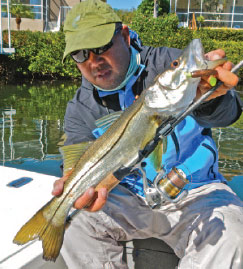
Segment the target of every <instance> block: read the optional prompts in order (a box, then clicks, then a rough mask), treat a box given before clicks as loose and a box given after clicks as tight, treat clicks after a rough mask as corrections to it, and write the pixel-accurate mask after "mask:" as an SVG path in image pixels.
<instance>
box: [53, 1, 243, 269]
mask: <svg viewBox="0 0 243 269" xmlns="http://www.w3.org/2000/svg"><path fill="white" fill-rule="evenodd" d="M64 31H65V36H66V48H65V52H64V58H65V57H66V56H67V55H69V54H70V55H71V56H72V58H73V59H74V61H76V64H77V67H78V69H79V70H80V71H81V73H82V85H81V87H80V88H79V89H78V91H77V93H76V95H75V97H74V99H73V100H72V101H71V102H69V104H68V107H67V111H66V115H65V133H66V135H67V140H66V142H65V144H66V145H68V144H76V143H79V142H82V141H87V140H92V139H95V137H94V135H93V133H92V131H93V130H94V129H95V128H96V126H95V123H94V122H95V120H97V119H98V118H101V117H102V116H104V115H107V114H108V113H112V112H114V111H118V110H121V109H125V108H126V107H127V106H129V104H131V102H133V101H134V100H135V98H136V96H139V95H140V93H141V91H142V90H144V89H146V88H147V87H148V86H150V85H151V84H152V82H153V80H154V78H155V77H156V75H158V74H159V73H162V72H163V71H164V70H165V68H166V67H168V66H169V65H170V63H171V62H172V61H173V60H174V59H176V58H177V57H178V55H179V54H180V50H177V49H169V48H156V49H155V48H151V47H145V46H141V44H140V43H139V40H138V38H137V37H136V35H135V36H134V35H133V36H132V37H131V36H130V34H131V33H129V29H128V27H126V26H122V24H121V21H120V19H119V18H118V17H117V15H116V14H115V12H114V11H113V10H112V9H111V8H110V7H109V6H108V5H107V4H106V3H103V2H102V1H99V0H87V1H83V2H81V3H80V4H78V5H77V6H75V7H74V8H73V9H72V10H71V11H70V12H69V14H68V17H67V19H66V22H65V25H64ZM134 53H135V54H136V55H139V56H140V58H139V59H141V60H140V62H134V60H133V56H134ZM224 56H225V54H224V52H223V51H222V50H216V51H213V52H210V53H208V54H207V57H208V58H210V59H217V58H221V57H224ZM136 65H137V66H136ZM142 66H144V67H142ZM231 68H232V64H231V63H230V62H226V63H225V64H224V65H223V66H220V67H217V68H216V70H217V71H218V75H217V79H219V80H221V81H223V82H224V84H223V85H222V86H221V87H220V88H219V89H218V90H217V91H216V92H215V93H214V94H213V95H212V96H211V97H210V98H209V100H207V102H205V103H204V104H202V105H201V107H200V108H198V109H197V110H196V111H195V112H194V113H193V115H191V116H189V117H187V118H186V119H185V120H184V121H183V123H182V125H180V128H179V127H178V128H177V127H176V130H175V132H174V135H173V137H172V136H170V137H169V138H168V141H169V142H168V143H170V144H171V147H170V152H167V154H166V157H165V163H164V164H165V166H166V165H167V166H168V165H171V166H172V165H179V164H181V163H182V164H184V165H185V167H186V168H188V166H189V167H190V172H189V175H191V176H192V178H194V177H196V175H197V174H199V175H200V177H197V180H195V184H189V185H190V187H189V195H188V196H187V197H186V198H185V199H184V200H182V201H180V202H178V203H176V204H172V203H165V205H163V206H162V207H161V208H159V209H153V210H152V209H151V208H150V207H149V206H148V205H147V204H146V203H145V201H144V199H143V197H142V196H143V193H139V190H138V185H139V183H140V181H139V179H138V181H136V179H135V178H134V180H133V184H129V182H130V181H129V182H128V181H126V180H125V182H123V184H120V185H118V186H117V187H116V188H115V189H114V190H112V191H111V192H110V194H109V195H108V194H107V190H106V189H105V188H103V189H101V190H100V191H99V192H98V194H95V192H94V189H92V188H91V189H89V190H88V191H86V193H85V194H84V195H83V196H82V197H80V198H79V199H78V200H77V201H76V203H75V205H74V206H75V207H76V208H78V209H83V208H84V207H85V210H83V211H82V212H81V213H80V214H79V215H78V216H77V217H76V218H75V219H74V221H73V223H72V225H71V226H70V228H69V229H68V230H67V231H66V233H65V239H64V245H63V248H62V254H63V257H64V259H65V261H66V263H67V265H68V267H69V268H72V269H73V268H89V269H90V268H95V269H97V268H119V269H120V268H127V265H126V264H124V262H123V261H122V251H123V249H122V247H121V246H119V245H118V244H117V241H118V240H123V241H125V240H132V239H134V238H141V239H142V238H149V237H156V238H159V239H161V240H164V241H165V242H166V243H167V244H169V245H170V246H171V247H172V248H173V249H174V251H175V253H176V255H177V256H178V257H179V258H180V259H181V260H180V264H179V268H186V269H188V268H242V267H243V237H242V225H243V209H242V207H243V205H242V202H241V201H240V199H239V198H238V197H237V196H236V195H235V194H234V193H233V192H232V191H231V189H230V188H229V187H228V186H227V185H226V184H225V183H226V181H225V179H224V178H223V177H222V176H221V175H220V174H219V172H218V169H217V168H218V167H217V151H216V148H215V145H214V143H213V140H212V138H211V136H210V128H211V127H217V126H227V125H229V124H231V123H233V122H234V121H236V120H237V119H238V118H239V116H240V114H241V107H240V101H239V99H238V98H237V96H236V94H235V92H234V91H232V90H230V89H231V88H232V87H234V86H235V85H236V84H237V82H238V78H237V76H236V75H234V74H232V73H231V72H230V70H231ZM134 78H135V79H134ZM131 79H133V80H134V81H133V82H134V83H133V84H132V85H130V84H131V83H130V81H131ZM209 80H210V78H204V80H202V81H201V83H200V85H199V87H198V92H197V98H198V97H200V95H202V94H203V93H204V92H206V91H207V90H208V89H209V88H210V84H209V83H208V82H209ZM128 85H130V87H128ZM185 128H187V129H185ZM185 130H187V133H186V136H185ZM198 137H199V138H200V139H198ZM192 141H193V143H192ZM198 141H200V142H198ZM192 144H193V145H192ZM205 145H206V146H205ZM181 149H183V151H182V150H181ZM201 150H204V151H205V152H206V155H204V158H205V159H206V161H205V162H204V160H202V159H200V158H201V157H200V152H201ZM191 154H192V155H191ZM205 156H206V157H205ZM202 161H203V162H204V164H203V165H201V163H202ZM188 163H190V164H188ZM191 163H193V164H195V165H193V166H191ZM64 181H65V178H63V179H61V180H59V181H57V182H56V183H55V185H54V189H53V194H54V195H59V194H60V193H61V192H62V189H63V184H64ZM137 194H139V195H137ZM96 195H97V196H96ZM93 200H94V201H93ZM90 201H93V202H92V204H91V205H89V206H87V205H88V204H89V203H90ZM101 209H102V210H101ZM95 211H97V212H96V213H91V212H95Z"/></svg>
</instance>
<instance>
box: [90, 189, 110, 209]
mask: <svg viewBox="0 0 243 269" xmlns="http://www.w3.org/2000/svg"><path fill="white" fill-rule="evenodd" d="M96 194H97V193H96ZM107 195H108V192H107V189H105V188H101V189H100V190H99V191H98V196H97V198H96V199H95V200H94V202H93V203H92V204H91V205H90V206H89V207H87V208H85V209H86V210H87V211H90V212H96V211H99V210H101V209H102V207H103V206H104V205H105V203H106V201H107Z"/></svg>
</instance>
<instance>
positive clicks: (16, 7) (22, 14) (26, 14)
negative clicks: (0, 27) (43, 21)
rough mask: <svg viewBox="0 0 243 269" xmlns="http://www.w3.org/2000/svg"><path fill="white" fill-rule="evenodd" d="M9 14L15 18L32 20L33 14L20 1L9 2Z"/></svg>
mask: <svg viewBox="0 0 243 269" xmlns="http://www.w3.org/2000/svg"><path fill="white" fill-rule="evenodd" d="M10 13H11V14H12V16H14V17H16V18H30V19H33V18H34V13H33V12H32V8H31V7H30V6H26V5H23V4H22V3H21V1H20V0H11V2H10Z"/></svg>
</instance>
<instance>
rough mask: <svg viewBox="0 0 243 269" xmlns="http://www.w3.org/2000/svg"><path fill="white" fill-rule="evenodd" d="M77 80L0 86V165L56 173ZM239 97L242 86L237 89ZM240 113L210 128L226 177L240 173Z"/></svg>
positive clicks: (242, 161) (242, 125)
mask: <svg viewBox="0 0 243 269" xmlns="http://www.w3.org/2000/svg"><path fill="white" fill-rule="evenodd" d="M77 87H78V83H76V84H75V83H73V82H55V83H50V82H48V83H39V84H36V83H35V84H23V85H4V86H0V138H1V141H0V165H5V166H11V167H17V168H22V169H27V170H31V171H37V172H43V173H46V174H50V175H59V176H61V172H60V169H59V165H60V163H61V156H60V154H59V150H58V146H57V143H58V142H59V140H60V138H61V136H62V134H63V117H64V113H65V108H66V104H67V102H68V100H70V99H71V98H72V97H73V95H74V93H75V91H76V89H77ZM237 90H238V91H240V92H241V97H242V98H243V86H241V87H238V88H237ZM242 130H243V116H242V117H241V119H240V120H239V121H238V122H237V123H236V124H234V125H233V126H230V127H227V128H218V129H214V130H213V135H214V138H215V141H216V144H217V146H218V148H219V153H220V160H219V165H220V170H221V172H222V173H223V174H224V175H225V176H226V177H227V178H228V179H229V178H232V177H233V176H236V175H243V171H242V170H243V169H242V168H243V158H242V157H243V149H242V146H243V136H242Z"/></svg>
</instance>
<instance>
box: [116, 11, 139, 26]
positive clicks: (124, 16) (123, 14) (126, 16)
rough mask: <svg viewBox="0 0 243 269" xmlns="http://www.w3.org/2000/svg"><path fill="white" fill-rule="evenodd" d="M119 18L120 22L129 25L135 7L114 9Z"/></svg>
mask: <svg viewBox="0 0 243 269" xmlns="http://www.w3.org/2000/svg"><path fill="white" fill-rule="evenodd" d="M115 12H116V13H117V15H118V16H119V18H120V19H121V20H122V22H123V23H124V24H126V25H128V26H129V25H130V24H131V23H132V20H133V18H134V16H135V12H136V10H135V9H132V10H124V9H118V10H115Z"/></svg>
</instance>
